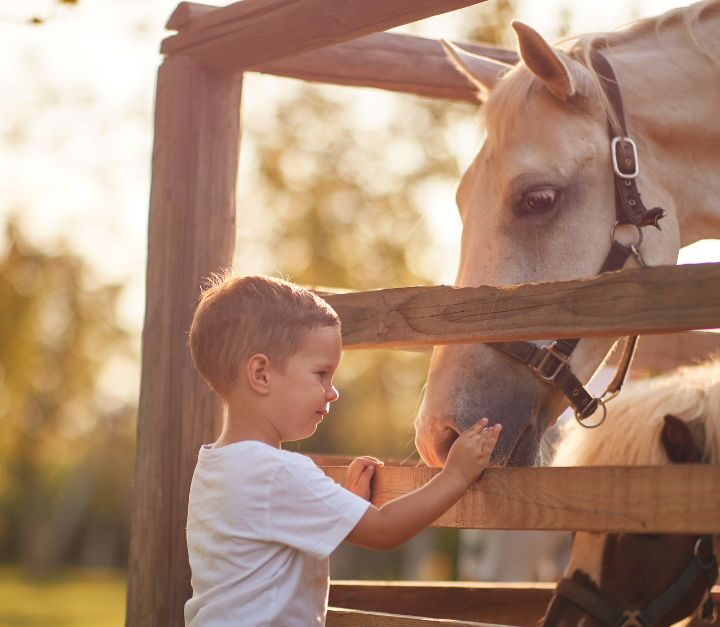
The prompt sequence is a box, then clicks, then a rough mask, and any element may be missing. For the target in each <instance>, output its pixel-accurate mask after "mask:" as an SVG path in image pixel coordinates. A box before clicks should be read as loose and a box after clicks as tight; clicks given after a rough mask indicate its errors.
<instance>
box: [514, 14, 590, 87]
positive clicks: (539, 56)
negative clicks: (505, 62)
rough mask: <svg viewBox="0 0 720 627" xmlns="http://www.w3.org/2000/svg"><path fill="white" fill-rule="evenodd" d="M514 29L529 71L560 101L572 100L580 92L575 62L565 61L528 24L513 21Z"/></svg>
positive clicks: (521, 54)
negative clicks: (574, 68)
mask: <svg viewBox="0 0 720 627" xmlns="http://www.w3.org/2000/svg"><path fill="white" fill-rule="evenodd" d="M512 27H513V28H514V29H515V33H516V34H517V38H518V44H519V47H520V57H521V58H522V60H523V61H524V62H525V65H527V67H528V69H529V70H530V71H531V72H532V73H533V74H535V76H537V77H538V78H539V79H540V80H541V81H542V82H543V83H545V86H546V87H547V88H548V89H549V90H550V92H551V93H552V94H554V95H555V96H556V97H558V98H560V100H568V99H569V98H572V97H573V96H574V95H575V94H576V93H577V92H578V89H577V82H576V80H575V79H574V77H573V72H572V71H571V67H570V64H571V63H573V61H572V60H571V59H569V58H568V59H567V62H566V61H563V59H562V57H561V56H560V54H558V53H557V52H556V51H555V50H553V48H552V47H551V46H550V44H548V43H547V42H546V41H545V40H544V39H543V38H542V35H540V34H539V33H538V32H536V31H535V30H533V29H532V28H530V27H529V26H528V25H527V24H523V23H522V22H518V21H517V20H513V22H512Z"/></svg>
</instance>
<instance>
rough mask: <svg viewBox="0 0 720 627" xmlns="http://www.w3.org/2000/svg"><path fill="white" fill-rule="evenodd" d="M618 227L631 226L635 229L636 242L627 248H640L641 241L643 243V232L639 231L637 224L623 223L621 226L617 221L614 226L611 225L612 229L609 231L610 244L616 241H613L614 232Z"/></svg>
mask: <svg viewBox="0 0 720 627" xmlns="http://www.w3.org/2000/svg"><path fill="white" fill-rule="evenodd" d="M619 226H632V227H634V228H635V229H637V241H636V242H633V243H632V244H630V245H629V248H633V247H635V248H640V246H641V245H642V241H643V232H642V229H641V228H640V227H639V226H638V225H637V224H627V223H625V222H623V223H622V224H620V220H617V221H616V222H615V224H613V227H612V229H610V242H611V243H615V242H616V241H617V240H616V239H615V231H616V229H617V228H618V227H619Z"/></svg>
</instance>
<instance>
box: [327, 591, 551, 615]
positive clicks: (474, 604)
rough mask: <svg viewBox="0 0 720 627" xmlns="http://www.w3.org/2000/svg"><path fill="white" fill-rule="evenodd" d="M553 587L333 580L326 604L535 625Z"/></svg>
mask: <svg viewBox="0 0 720 627" xmlns="http://www.w3.org/2000/svg"><path fill="white" fill-rule="evenodd" d="M554 588H555V584H554V583H512V584H507V583H474V582H457V583H446V582H431V583H427V582H409V581H408V582H390V581H332V582H331V584H330V598H329V603H330V605H332V606H335V607H343V608H349V609H356V610H365V611H370V612H386V613H389V614H405V615H410V616H424V617H428V618H444V619H452V620H465V621H487V622H491V623H503V624H508V625H534V624H535V623H536V622H537V621H538V620H539V619H540V618H542V616H543V615H544V613H545V608H546V607H547V605H548V603H549V602H550V599H551V598H552V592H553V590H554Z"/></svg>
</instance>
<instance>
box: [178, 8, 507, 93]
mask: <svg viewBox="0 0 720 627" xmlns="http://www.w3.org/2000/svg"><path fill="white" fill-rule="evenodd" d="M217 10H218V7H212V6H208V5H205V4H195V3H191V2H183V3H181V4H180V5H179V6H178V8H177V9H176V11H175V12H174V13H173V15H172V16H171V18H170V20H169V21H168V23H167V27H168V28H171V29H176V30H183V29H186V28H189V27H192V25H193V23H194V21H195V20H197V19H198V18H200V17H201V16H203V15H207V14H208V13H209V12H211V11H217ZM455 43H456V44H457V45H458V46H460V47H462V48H463V49H465V50H467V51H469V52H473V53H475V54H481V55H484V56H487V57H490V58H492V59H496V60H498V61H502V62H503V63H508V64H515V63H517V61H518V58H519V57H518V55H517V53H516V52H514V51H511V50H503V49H501V48H495V47H493V46H489V45H479V44H469V43H460V42H455ZM249 69H250V70H251V71H254V72H262V73H264V74H273V75H276V76H286V77H289V78H296V79H300V80H305V81H310V82H316V83H328V84H332V85H347V86H353V87H374V88H378V89H385V90H389V91H394V92H400V93H410V94H415V95H419V96H426V97H430V98H444V99H448V100H464V101H466V102H471V103H473V104H478V98H477V91H476V88H475V86H474V85H472V84H471V83H470V81H468V80H467V79H466V78H465V77H464V76H463V75H461V74H460V72H458V71H457V70H456V69H455V68H454V67H453V66H452V64H451V63H450V62H449V61H448V59H447V55H446V54H445V52H444V51H443V49H442V46H441V45H440V42H439V41H438V40H436V39H428V38H425V37H416V36H413V35H403V34H400V33H385V32H383V33H373V34H371V35H366V36H365V37H360V38H358V39H353V40H351V41H347V42H345V43H340V44H337V45H334V46H326V47H323V48H319V49H317V50H312V51H310V52H306V53H303V54H299V55H293V56H290V57H284V58H282V59H278V60H276V61H270V62H267V63H260V64H258V65H255V66H253V67H250V68H249Z"/></svg>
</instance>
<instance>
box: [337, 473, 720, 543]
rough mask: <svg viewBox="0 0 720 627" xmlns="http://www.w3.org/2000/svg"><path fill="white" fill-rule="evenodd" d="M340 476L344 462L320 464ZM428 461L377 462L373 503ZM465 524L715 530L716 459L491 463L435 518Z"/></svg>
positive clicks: (718, 516) (415, 479)
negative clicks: (628, 463) (660, 463)
mask: <svg viewBox="0 0 720 627" xmlns="http://www.w3.org/2000/svg"><path fill="white" fill-rule="evenodd" d="M323 470H324V471H325V473H326V474H327V475H328V476H330V477H331V478H332V479H334V480H335V481H338V482H342V480H343V478H344V477H345V472H346V468H345V467H342V466H340V467H338V466H326V467H323ZM437 472H439V471H438V470H436V469H432V468H407V467H387V466H386V467H383V468H378V469H377V471H376V472H375V474H374V477H373V496H372V502H373V503H374V504H375V505H378V506H379V505H382V504H383V503H386V502H387V501H389V500H391V499H394V498H397V497H398V496H402V495H403V494H406V493H408V492H410V491H412V490H416V489H417V488H419V487H420V486H422V485H423V484H425V483H427V482H428V481H429V480H430V479H431V478H432V477H433V476H434V475H435V474H436V473H437ZM434 526H436V527H460V528H465V529H536V530H550V531H576V530H577V531H594V532H617V533H687V534H690V533H692V534H703V533H712V534H717V533H720V466H709V465H705V464H688V465H669V466H605V467H593V468H588V467H583V468H489V469H487V470H486V471H485V473H484V475H483V477H482V479H481V480H480V481H478V482H476V483H475V484H473V485H472V487H471V488H470V489H469V490H468V491H467V492H466V493H465V495H464V496H463V497H462V498H461V499H460V500H459V501H458V502H457V503H456V504H455V505H454V506H453V507H452V508H451V509H449V510H448V511H447V512H446V513H445V514H443V515H442V516H441V517H440V518H439V519H438V520H437V521H436V522H435V523H434Z"/></svg>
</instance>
